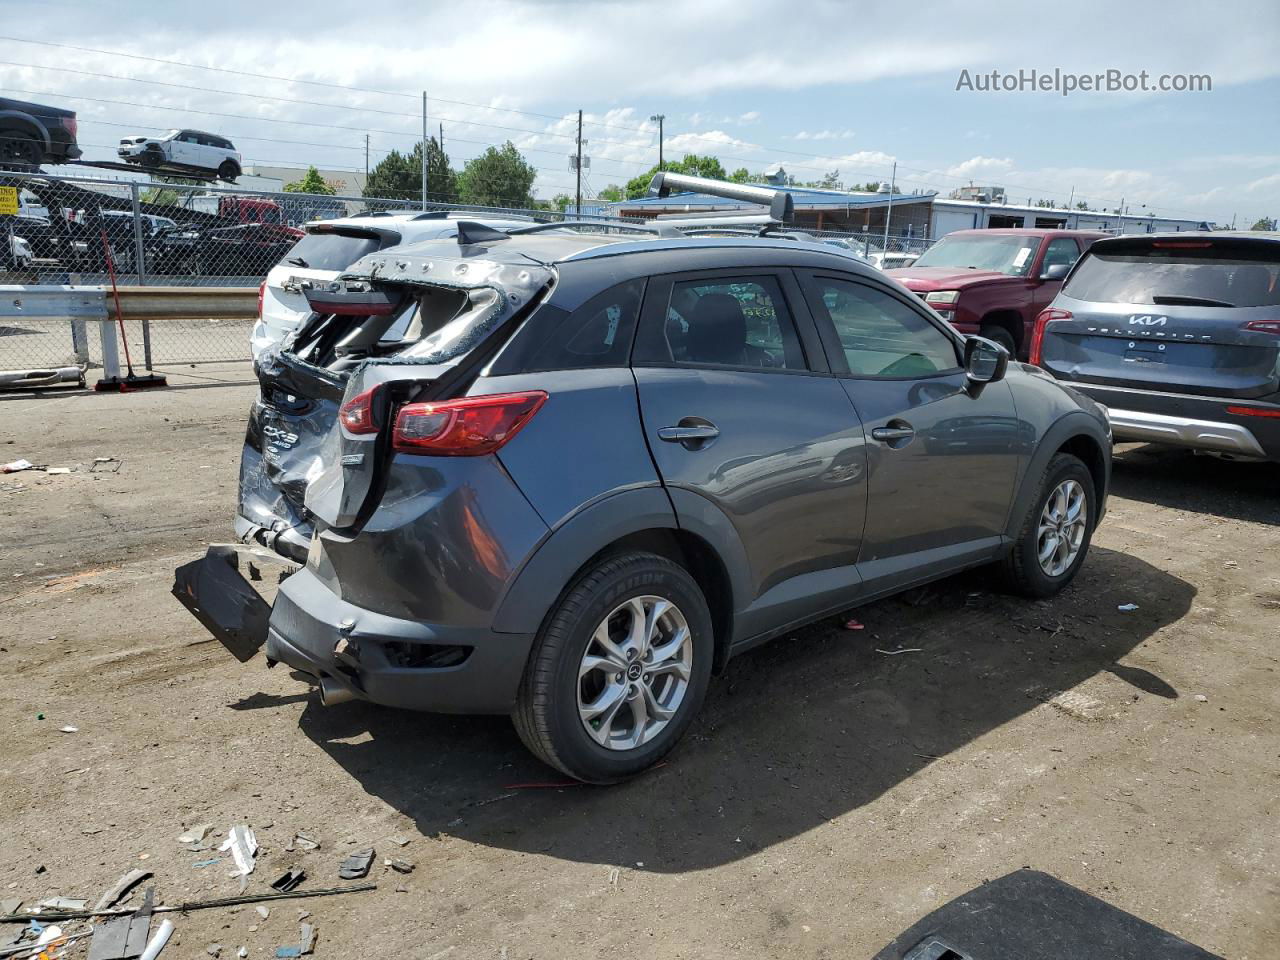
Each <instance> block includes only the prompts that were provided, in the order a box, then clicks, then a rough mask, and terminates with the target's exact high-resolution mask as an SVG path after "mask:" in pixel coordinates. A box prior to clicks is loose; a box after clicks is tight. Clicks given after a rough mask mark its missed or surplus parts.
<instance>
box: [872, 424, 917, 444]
mask: <svg viewBox="0 0 1280 960" xmlns="http://www.w3.org/2000/svg"><path fill="white" fill-rule="evenodd" d="M915 435H916V431H915V428H914V427H912V426H910V425H907V426H900V427H876V428H875V429H874V430H872V431H871V439H872V440H879V441H880V442H882V443H892V442H894V441H896V440H910V439H911V438H912V437H914V436H915Z"/></svg>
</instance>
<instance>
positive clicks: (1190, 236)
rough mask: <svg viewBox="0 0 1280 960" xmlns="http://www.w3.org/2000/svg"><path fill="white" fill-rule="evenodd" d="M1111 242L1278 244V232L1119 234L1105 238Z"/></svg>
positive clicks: (1183, 231) (1191, 231)
mask: <svg viewBox="0 0 1280 960" xmlns="http://www.w3.org/2000/svg"><path fill="white" fill-rule="evenodd" d="M1107 240H1108V241H1111V240H1128V241H1134V240H1185V241H1188V242H1191V243H1194V242H1197V241H1203V240H1257V241H1258V242H1260V243H1280V232H1275V231H1270V230H1164V231H1161V232H1160V233H1121V234H1115V235H1111V236H1108V237H1107Z"/></svg>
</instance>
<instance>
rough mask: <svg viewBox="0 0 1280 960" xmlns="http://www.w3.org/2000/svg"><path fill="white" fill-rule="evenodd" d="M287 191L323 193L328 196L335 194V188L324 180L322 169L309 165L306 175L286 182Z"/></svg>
mask: <svg viewBox="0 0 1280 960" xmlns="http://www.w3.org/2000/svg"><path fill="white" fill-rule="evenodd" d="M284 189H285V192H286V193H323V194H325V195H327V196H330V197H331V196H333V194H334V192H335V191H334V189H333V187H331V186H329V185H328V184H327V183H325V182H324V177H322V176H320V171H319V170H317V169H316V168H315V167H307V173H306V175H305V176H304V177H303V178H302V179H301V180H298V181H296V182H294V183H286V184H285V185H284Z"/></svg>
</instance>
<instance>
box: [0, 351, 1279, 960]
mask: <svg viewBox="0 0 1280 960" xmlns="http://www.w3.org/2000/svg"><path fill="white" fill-rule="evenodd" d="M171 373H173V377H172V380H173V383H174V384H175V387H174V388H173V389H169V390H167V391H159V392H150V393H140V394H131V395H93V394H86V393H74V394H64V395H53V394H46V395H43V396H32V397H25V396H24V397H17V398H4V399H0V412H2V413H3V414H4V416H3V423H4V427H3V429H2V430H0V460H4V461H8V460H13V459H16V458H18V457H26V458H27V459H30V460H32V461H34V462H37V463H45V464H50V465H54V466H58V465H62V466H75V465H77V464H79V465H81V466H80V468H79V469H78V470H77V472H74V473H71V474H68V475H61V476H58V475H55V476H45V475H43V474H36V473H26V474H18V475H9V476H5V477H3V478H0V506H2V509H0V610H3V613H4V618H3V628H2V629H0V636H3V638H4V639H3V640H2V641H0V676H2V677H3V680H2V681H0V682H2V683H3V697H2V698H0V729H3V730H6V731H8V738H9V745H8V746H7V747H6V749H5V750H4V752H3V760H2V761H0V811H2V812H0V889H2V890H3V893H2V896H3V897H5V898H8V897H22V898H23V899H24V900H25V901H27V902H34V901H35V900H38V899H40V898H43V897H46V896H50V895H55V894H60V895H63V896H69V897H71V896H75V897H83V898H90V899H91V900H96V898H97V897H98V896H99V894H100V893H101V892H102V891H103V890H104V889H105V888H106V887H107V886H108V885H110V884H111V883H112V882H113V881H114V880H115V879H116V878H117V877H119V876H120V875H121V874H123V873H125V872H126V871H128V870H130V869H133V868H135V867H144V868H146V869H149V870H153V871H155V873H156V881H155V882H156V886H157V894H158V897H159V898H160V899H162V900H166V901H168V902H175V901H178V900H182V899H194V898H200V897H205V896H229V895H234V894H235V893H236V892H237V891H238V883H237V882H236V881H235V880H233V879H230V878H229V876H228V865H229V861H227V860H223V862H222V863H219V864H216V865H212V866H207V867H196V866H194V864H196V863H197V862H199V861H202V860H205V859H208V858H209V857H210V856H212V854H210V853H208V852H190V851H188V850H186V849H184V847H183V846H182V845H181V844H179V843H177V842H176V840H175V838H176V837H177V836H178V834H180V833H182V832H183V830H184V828H186V827H189V826H191V825H193V824H196V823H201V822H212V823H213V824H214V825H215V829H216V830H218V831H221V832H222V833H223V834H225V831H226V830H227V828H228V827H229V826H231V825H232V824H233V823H249V824H251V825H252V826H253V827H254V829H255V830H256V832H257V837H258V840H259V843H260V844H261V846H262V848H263V850H262V853H261V854H260V857H259V861H258V867H257V870H256V871H255V872H254V874H253V875H252V877H251V879H250V882H249V890H250V891H264V890H266V889H267V884H268V883H270V881H271V880H274V879H275V878H276V877H277V876H278V875H279V874H280V873H281V872H283V870H284V869H285V868H287V867H293V866H302V867H303V868H304V869H305V870H306V871H307V874H308V880H307V885H310V886H329V885H333V884H335V883H337V882H338V881H337V863H338V861H339V860H340V859H341V858H342V857H343V856H345V855H346V854H347V853H349V852H351V851H352V850H354V849H357V848H359V847H364V846H374V847H375V848H376V849H377V852H378V861H377V866H376V867H375V869H374V871H373V872H372V874H371V877H372V878H373V879H374V880H375V881H376V882H377V884H378V889H377V890H376V891H374V892H371V893H362V894H353V895H350V896H346V897H336V898H327V899H314V900H309V901H305V902H302V901H299V902H296V903H295V902H285V903H279V904H275V905H273V906H272V908H271V911H270V916H269V917H268V918H266V919H263V918H262V917H261V916H259V914H258V913H257V912H255V911H254V910H253V908H252V907H245V908H238V909H237V908H233V909H218V910H208V911H203V912H199V913H193V914H190V915H187V916H180V917H177V918H176V924H177V933H176V937H175V941H174V942H172V943H171V945H170V947H169V948H168V949H167V950H166V952H165V954H164V956H166V957H169V956H171V955H172V956H173V957H189V958H190V957H205V956H207V954H206V953H205V949H206V947H207V946H208V945H210V944H212V943H219V944H222V945H223V954H222V955H223V956H224V957H226V956H234V955H235V951H236V949H237V948H238V947H239V946H240V945H244V946H246V947H247V948H248V950H249V956H250V957H268V956H274V951H275V948H276V947H277V946H279V945H284V944H290V943H294V942H296V940H297V935H298V918H299V914H300V913H301V912H302V911H304V910H306V911H310V913H311V916H310V917H309V918H308V922H313V923H315V924H316V925H317V927H318V936H319V939H318V945H317V948H316V956H317V957H321V958H323V957H354V956H360V955H366V954H369V953H371V952H376V953H377V954H378V955H381V956H388V957H415V958H417V957H422V958H427V957H444V956H449V957H457V958H462V957H494V958H501V957H506V958H510V960H516V958H524V957H540V958H544V957H545V958H562V957H596V956H614V955H620V954H622V955H627V956H629V957H631V958H633V960H639V958H647V957H654V958H659V957H661V958H665V960H670V958H677V957H690V958H692V957H699V958H720V957H735V958H736V957H742V956H747V955H750V956H759V957H788V958H794V957H813V958H819V957H849V958H860V957H869V956H870V955H871V954H873V953H874V952H875V951H876V950H877V949H879V948H880V947H881V946H882V945H883V944H884V943H885V942H886V941H888V940H889V939H891V938H892V937H893V935H894V934H896V933H897V932H899V931H900V930H902V929H903V928H905V927H907V926H909V925H910V924H911V923H913V922H914V921H915V920H916V919H918V918H919V917H920V916H921V915H922V914H924V913H927V912H928V911H930V910H932V909H934V908H936V907H938V906H940V905H941V904H942V903H944V902H945V901H947V900H949V899H950V898H952V897H954V896H956V895H958V894H960V893H962V892H964V891H965V890H967V889H969V888H970V887H973V886H975V885H977V884H979V883H981V882H982V881H983V880H984V879H987V878H993V877H996V876H1000V875H1002V874H1004V873H1007V872H1009V871H1011V870H1015V869H1018V868H1020V867H1022V866H1032V867H1035V868H1037V869H1041V870H1045V871H1047V872H1050V873H1052V874H1055V875H1057V876H1059V877H1061V878H1063V879H1064V880H1067V881H1068V882H1070V883H1073V884H1075V885H1077V886H1080V887H1082V888H1083V889H1085V890H1087V891H1089V892H1090V893H1093V894H1095V895H1097V896H1100V897H1102V898H1104V899H1106V900H1108V901H1110V902H1111V903H1114V904H1116V905H1117V906H1119V907H1121V908H1123V909H1126V910H1129V911H1131V912H1133V913H1136V914H1138V915H1139V916H1141V917H1143V918H1145V919H1147V920H1150V921H1152V922H1154V923H1156V924H1158V925H1160V926H1163V927H1165V928H1167V929H1170V930H1172V931H1174V932H1175V933H1178V934H1180V935H1182V936H1184V937H1186V938H1188V939H1190V940H1192V941H1194V942H1196V943H1198V944H1200V945H1202V946H1204V947H1205V948H1207V949H1209V950H1212V951H1214V952H1217V953H1221V954H1223V955H1225V956H1228V957H1232V958H1238V960H1248V958H1253V960H1263V958H1268V957H1274V956H1275V955H1276V953H1275V950H1276V948H1275V944H1276V943H1277V942H1278V941H1280V830H1278V829H1277V822H1280V821H1278V815H1280V729H1278V728H1280V724H1278V723H1277V720H1276V717H1277V714H1278V713H1280V710H1278V708H1280V693H1278V692H1277V680H1278V679H1280V678H1278V676H1277V667H1278V665H1280V654H1278V650H1280V646H1278V644H1277V638H1280V538H1278V537H1277V526H1276V525H1277V523H1278V522H1280V470H1278V469H1277V468H1274V467H1268V466H1258V465H1246V464H1231V463H1224V462H1219V461H1216V460H1210V459H1204V458H1197V457H1192V456H1190V455H1187V454H1183V453H1180V452H1176V451H1160V450H1155V449H1153V448H1149V447H1139V446H1133V447H1128V448H1122V449H1121V450H1119V451H1118V452H1117V461H1116V469H1115V488H1114V495H1113V497H1112V500H1111V506H1110V513H1109V515H1108V516H1107V518H1106V521H1105V523H1104V524H1103V526H1102V527H1101V529H1100V530H1099V532H1098V533H1097V535H1096V537H1095V540H1094V549H1093V552H1092V553H1091V555H1090V558H1089V561H1088V563H1087V564H1086V566H1085V569H1084V571H1083V573H1082V575H1081V576H1080V578H1079V579H1078V580H1077V581H1076V583H1075V585H1074V586H1073V587H1072V588H1071V589H1070V590H1068V591H1067V592H1065V593H1064V594H1063V595H1062V596H1060V597H1059V598H1057V599H1055V600H1054V601H1052V602H1047V603H1030V602H1026V601H1022V600H1018V599H1014V598H1010V597H1005V596H1001V595H999V594H996V593H992V592H989V590H988V584H987V583H986V582H985V579H984V576H983V575H982V574H981V573H972V574H968V575H966V576H964V577H961V578H957V579H953V580H949V581H946V582H944V583H941V584H938V585H937V586H936V587H934V588H931V589H929V590H927V591H924V592H921V593H916V594H912V595H911V596H910V597H909V598H905V599H904V598H895V599H892V600H888V601H884V602H881V603H877V604H875V605H873V606H870V607H866V608H863V609H862V610H861V611H860V612H859V613H858V614H857V616H858V618H859V619H860V620H862V621H863V622H864V623H865V624H866V629H865V630H863V631H858V632H853V631H845V630H843V629H842V628H841V624H840V622H839V621H832V622H827V623H825V624H820V625H817V626H815V627H812V628H810V629H808V630H805V631H801V632H799V633H798V634H797V635H796V636H794V637H792V638H786V639H782V640H779V641H777V642H775V643H773V644H770V645H768V646H766V647H764V648H762V649H760V650H758V651H756V652H754V653H752V654H749V655H747V656H744V657H742V658H740V659H739V660H735V661H734V662H733V663H732V664H731V666H730V669H729V671H728V673H727V675H726V676H724V677H722V678H720V679H719V680H717V681H716V682H715V683H714V684H713V686H712V691H711V695H710V697H709V701H708V704H707V707H706V709H705V711H704V713H703V716H702V717H701V719H700V721H699V722H698V723H697V724H696V725H695V727H694V730H693V735H692V736H691V737H690V738H689V739H688V741H687V742H686V743H685V744H684V745H683V746H682V747H681V748H679V749H678V750H677V751H676V752H675V753H674V754H673V755H672V757H671V758H670V761H669V763H667V764H666V765H665V766H663V767H661V768H660V769H658V770H656V771H654V772H653V773H651V774H650V775H648V776H645V777H642V778H641V779H639V780H637V781H635V782H633V783H630V784H627V785H624V786H620V787H614V788H591V787H581V786H563V785H562V778H561V777H560V775H558V774H556V773H554V772H553V771H550V770H548V769H546V768H544V767H542V766H540V765H539V764H538V763H537V762H536V761H534V760H533V759H532V758H530V757H529V756H528V755H527V754H526V753H525V751H524V750H523V748H522V747H521V746H520V744H519V742H518V740H517V739H516V736H515V734H514V732H513V731H512V729H511V727H510V725H509V723H508V722H507V721H506V720H504V719H501V718H481V719H471V718H440V717H432V716H423V715H415V714H409V713H398V712H395V711H391V710H386V709H382V708H378V707H372V706H367V705H363V704H358V703H352V704H346V705H342V706H338V707H333V708H328V709H326V708H323V707H321V706H320V705H319V703H318V701H317V700H316V699H315V698H314V697H313V696H312V695H310V694H309V693H308V690H307V687H306V686H305V685H304V684H302V683H300V682H298V681H297V680H295V679H293V678H291V676H290V675H289V673H288V672H287V671H286V670H285V669H284V668H278V669H276V670H273V671H270V672H268V671H267V670H266V669H265V668H264V667H263V665H262V662H261V659H260V658H259V659H257V660H255V661H253V662H251V663H249V664H245V665H241V664H238V663H236V662H235V661H234V660H233V659H232V658H231V657H230V656H229V655H227V654H226V653H225V652H224V651H223V650H222V648H221V647H220V646H218V645H217V644H216V643H213V642H210V641H209V640H208V637H207V635H206V634H204V633H203V631H202V628H201V627H200V626H199V625H198V624H197V623H196V622H195V621H194V620H193V619H191V618H190V616H189V615H188V614H187V613H186V612H185V611H184V610H183V609H182V608H181V607H180V606H179V605H178V604H177V602H176V601H174V600H173V599H172V597H170V595H169V587H170V584H171V582H172V576H171V572H172V569H173V567H174V566H176V565H177V564H179V563H182V562H185V561H186V560H188V559H192V558H194V557H196V556H198V555H200V554H201V553H202V552H203V549H204V544H205V543H206V542H210V541H219V540H226V539H229V537H230V527H231V517H232V514H233V511H234V505H235V494H236V471H237V464H238V460H239V449H240V444H241V438H242V431H243V420H244V414H245V411H246V409H247V406H248V404H249V402H250V399H251V397H252V395H253V391H254V388H253V386H252V385H251V384H250V383H249V382H248V381H249V380H250V372H249V370H248V368H247V365H244V364H240V365H229V366H226V367H216V366H209V365H205V366H202V367H201V368H200V369H199V370H194V369H189V368H184V369H183V371H177V370H175V371H171ZM99 456H115V457H118V458H121V459H122V460H123V466H122V467H121V469H120V470H119V472H118V473H102V472H94V473H90V472H88V470H89V467H90V465H92V463H93V461H94V458H95V457H99ZM975 594H976V595H975ZM1125 603H1136V604H1137V605H1138V609H1137V610H1136V611H1134V612H1131V613H1123V612H1120V611H1119V610H1118V609H1117V607H1118V606H1119V605H1121V604H1125ZM900 647H918V648H921V651H920V652H919V653H909V654H903V655H900V656H886V655H884V654H882V653H878V652H876V651H877V649H880V650H894V649H897V648H900ZM41 714H43V717H44V719H39V717H40V715H41ZM65 725H72V726H75V727H77V728H78V730H77V732H74V733H62V732H60V728H61V727H63V726H65ZM296 831H301V832H303V833H306V834H309V835H310V836H312V837H314V838H316V839H317V840H319V841H320V848H319V849H318V850H314V851H310V852H301V851H294V852H288V851H286V850H285V847H286V846H287V845H288V842H289V840H290V838H291V837H292V836H293V835H294V833H295V832H296ZM397 835H402V836H403V837H405V838H409V839H410V841H411V842H410V843H409V844H408V845H407V846H404V847H403V848H401V847H398V846H395V845H393V844H392V842H391V840H390V838H391V837H393V836H397ZM221 839H222V837H221V836H219V837H216V838H215V840H216V842H221ZM391 855H395V856H399V857H403V858H405V859H409V860H412V861H414V862H415V863H416V869H415V870H414V871H413V872H412V873H411V874H409V875H407V876H403V875H401V874H397V873H393V872H391V871H390V870H389V869H387V868H385V867H384V866H383V865H382V862H381V861H382V858H383V857H384V856H391ZM370 948H372V949H370ZM83 952H84V951H83V950H82V949H81V950H77V951H75V952H74V953H73V955H76V956H79V955H83Z"/></svg>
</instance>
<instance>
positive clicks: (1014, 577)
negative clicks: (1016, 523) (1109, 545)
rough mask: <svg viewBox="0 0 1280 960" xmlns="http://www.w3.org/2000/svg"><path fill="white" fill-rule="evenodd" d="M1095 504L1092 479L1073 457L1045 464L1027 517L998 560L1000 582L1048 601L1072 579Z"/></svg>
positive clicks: (1088, 535)
mask: <svg viewBox="0 0 1280 960" xmlns="http://www.w3.org/2000/svg"><path fill="white" fill-rule="evenodd" d="M1096 516H1097V503H1096V499H1095V493H1094V488H1093V476H1092V475H1091V474H1090V473H1089V468H1088V467H1086V466H1085V465H1084V462H1083V461H1081V460H1080V459H1079V458H1078V457H1074V456H1072V455H1071V454H1069V453H1059V454H1057V455H1056V456H1055V457H1054V458H1053V459H1052V460H1050V461H1049V466H1048V467H1047V468H1046V469H1045V472H1044V476H1043V478H1042V479H1041V481H1040V491H1039V493H1038V494H1037V495H1036V499H1035V501H1034V502H1033V505H1032V507H1031V511H1030V513H1029V514H1028V515H1027V518H1026V521H1025V522H1024V523H1023V526H1022V531H1021V533H1020V535H1019V536H1018V540H1017V542H1016V543H1015V544H1014V546H1013V550H1012V551H1010V553H1009V555H1008V556H1007V557H1006V558H1005V561H1004V574H1005V579H1006V580H1007V581H1008V583H1009V586H1010V587H1012V588H1013V589H1014V590H1016V591H1017V592H1018V593H1022V594H1025V595H1027V596H1030V597H1051V596H1053V595H1054V594H1055V593H1057V592H1058V591H1059V590H1061V589H1062V588H1063V587H1065V586H1066V585H1067V584H1069V583H1070V582H1071V581H1072V580H1073V579H1075V575H1076V573H1078V572H1079V570H1080V565H1081V564H1083V563H1084V558H1085V556H1086V554H1088V552H1089V542H1090V539H1091V538H1092V536H1093V525H1094V518H1095V517H1096Z"/></svg>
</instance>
